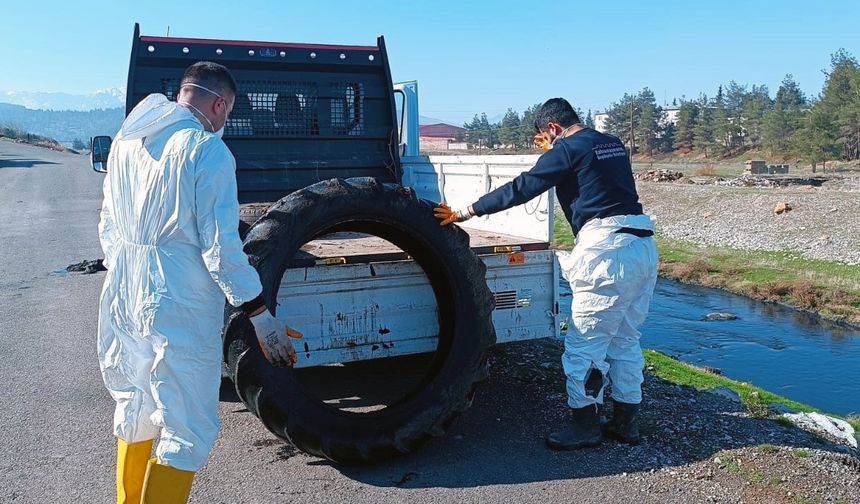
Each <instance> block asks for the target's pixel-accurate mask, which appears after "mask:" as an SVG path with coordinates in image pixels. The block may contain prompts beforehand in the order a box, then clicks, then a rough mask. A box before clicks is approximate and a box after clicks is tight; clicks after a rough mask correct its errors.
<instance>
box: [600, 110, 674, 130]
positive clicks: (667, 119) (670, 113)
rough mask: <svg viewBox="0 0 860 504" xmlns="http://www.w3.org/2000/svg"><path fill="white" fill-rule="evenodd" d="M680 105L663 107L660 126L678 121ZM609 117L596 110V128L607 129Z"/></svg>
mask: <svg viewBox="0 0 860 504" xmlns="http://www.w3.org/2000/svg"><path fill="white" fill-rule="evenodd" d="M679 110H681V108H680V107H663V112H664V115H663V116H662V117H661V118H660V126H665V125H667V124H669V123H672V124H677V123H678V111H679ZM608 119H609V114H608V113H606V112H596V113H595V114H594V129H596V130H597V131H600V132H604V131H606V121H607V120H608Z"/></svg>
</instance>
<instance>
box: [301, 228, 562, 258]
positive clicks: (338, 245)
mask: <svg viewBox="0 0 860 504" xmlns="http://www.w3.org/2000/svg"><path fill="white" fill-rule="evenodd" d="M463 230H464V231H466V232H467V233H469V240H470V244H471V247H472V250H474V251H475V253H476V254H478V255H487V254H496V253H511V252H523V251H536V250H546V249H548V248H549V243H547V242H544V241H540V240H535V239H531V238H522V237H518V236H512V235H507V234H502V233H497V232H493V231H484V230H479V229H471V228H463ZM408 258H409V257H408V256H407V255H406V253H404V252H403V251H401V250H400V249H399V248H398V247H397V246H395V245H393V244H391V243H390V242H388V241H386V240H384V239H382V238H379V237H376V236H371V235H365V234H362V233H352V232H342V233H332V234H328V235H325V236H322V237H320V238H318V239H316V240H313V241H311V242H309V243H308V244H306V245H305V246H304V247H302V248H301V251H300V252H299V253H298V254H296V256H295V257H294V258H293V261H292V262H291V264H290V267H306V266H314V265H317V266H321V265H326V264H329V265H331V264H356V263H370V262H379V261H396V260H406V259H408Z"/></svg>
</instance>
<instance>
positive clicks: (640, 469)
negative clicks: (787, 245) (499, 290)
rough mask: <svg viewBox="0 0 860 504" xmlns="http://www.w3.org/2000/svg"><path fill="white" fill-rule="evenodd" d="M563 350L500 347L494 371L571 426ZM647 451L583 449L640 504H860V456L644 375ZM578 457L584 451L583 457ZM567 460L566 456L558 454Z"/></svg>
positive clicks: (548, 417)
mask: <svg viewBox="0 0 860 504" xmlns="http://www.w3.org/2000/svg"><path fill="white" fill-rule="evenodd" d="M561 351H562V346H561V343H560V342H557V341H553V340H538V341H534V342H524V343H512V344H507V345H500V346H498V347H496V349H495V350H494V352H493V354H492V364H493V367H492V369H493V372H494V373H495V374H501V375H504V381H508V382H510V383H512V384H517V385H515V386H514V387H521V388H527V389H529V395H531V396H532V397H534V398H535V399H534V402H533V403H532V405H531V414H536V412H543V416H544V421H543V422H540V423H548V424H550V425H553V424H558V423H559V422H563V420H564V418H565V411H564V407H563V406H564V402H565V394H564V375H563V370H562V368H561V365H560V364H559V355H560V354H561ZM641 431H642V434H643V441H642V444H641V445H639V446H627V445H623V444H618V443H614V442H605V443H604V444H603V445H602V446H600V447H599V448H594V449H591V450H585V451H583V452H581V453H582V454H587V455H588V460H589V463H590V464H593V467H592V468H591V470H594V471H596V472H598V473H603V474H615V475H616V477H619V476H620V479H621V480H625V483H624V484H625V486H627V487H628V488H631V489H634V491H635V492H638V493H639V494H640V495H641V496H642V500H641V501H642V502H651V501H652V500H655V499H656V500H660V499H661V498H662V499H663V501H664V502H675V501H676V500H677V498H678V497H679V496H681V495H686V496H687V499H688V501H687V502H744V503H796V502H860V457H858V453H857V451H855V450H853V449H851V448H849V447H847V446H843V445H839V444H835V443H832V442H830V441H828V440H826V439H824V438H822V437H819V436H817V435H814V434H811V433H809V432H806V431H803V430H801V429H798V428H795V427H786V426H784V425H782V424H780V423H778V422H776V421H774V420H772V419H767V418H760V417H756V416H754V415H752V414H751V413H750V412H749V411H748V410H747V408H746V406H744V405H743V404H742V403H740V402H739V401H737V400H734V399H732V398H730V397H727V396H723V395H719V394H716V393H711V392H703V391H698V390H696V389H693V388H690V387H682V386H678V385H675V384H672V383H670V382H667V381H664V380H662V379H660V378H658V377H656V376H654V375H652V374H651V373H650V372H646V375H645V383H644V384H643V404H642V412H641ZM579 454H580V453H577V455H579ZM560 456H565V455H563V454H562V455H560Z"/></svg>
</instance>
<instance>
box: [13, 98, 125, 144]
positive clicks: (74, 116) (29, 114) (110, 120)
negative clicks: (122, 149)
mask: <svg viewBox="0 0 860 504" xmlns="http://www.w3.org/2000/svg"><path fill="white" fill-rule="evenodd" d="M124 118H125V107H124V106H123V107H116V106H114V107H113V108H107V109H104V108H102V109H94V110H85V111H80V110H31V109H29V108H26V107H23V106H21V105H12V104H9V103H0V126H7V127H12V128H16V129H18V130H21V131H23V132H27V133H35V134H36V135H42V136H46V137H49V138H53V139H55V140H57V141H59V142H61V143H65V144H67V145H68V144H70V143H71V142H72V141H73V140H75V139H76V138H77V139H80V140H81V141H82V142H84V143H85V144H86V143H88V142H89V139H90V137H93V136H96V135H110V136H113V135H114V134H115V133H116V132H117V130H119V127H120V125H121V124H122V120H123V119H124Z"/></svg>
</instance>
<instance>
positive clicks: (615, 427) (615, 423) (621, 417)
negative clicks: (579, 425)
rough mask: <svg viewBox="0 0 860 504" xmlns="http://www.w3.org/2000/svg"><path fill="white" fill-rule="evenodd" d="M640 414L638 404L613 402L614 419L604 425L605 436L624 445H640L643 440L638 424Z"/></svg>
mask: <svg viewBox="0 0 860 504" xmlns="http://www.w3.org/2000/svg"><path fill="white" fill-rule="evenodd" d="M638 412H639V405H638V404H629V403H623V402H618V401H613V406H612V418H611V419H610V420H609V421H608V422H606V423H605V424H603V427H602V430H603V435H604V436H606V437H608V438H610V439H614V440H616V441H621V442H622V443H627V444H631V445H638V444H639V442H640V441H641V440H642V439H641V437H640V436H639V425H638V424H637V422H636V414H637V413H638Z"/></svg>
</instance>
